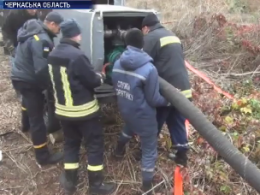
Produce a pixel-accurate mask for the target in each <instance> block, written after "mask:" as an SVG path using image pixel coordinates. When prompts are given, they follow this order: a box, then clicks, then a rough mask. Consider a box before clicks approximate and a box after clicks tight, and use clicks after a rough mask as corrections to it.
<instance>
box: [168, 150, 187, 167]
mask: <svg viewBox="0 0 260 195" xmlns="http://www.w3.org/2000/svg"><path fill="white" fill-rule="evenodd" d="M171 159H173V160H174V161H175V163H176V164H177V165H180V166H183V167H186V166H187V161H188V157H187V151H186V150H183V151H177V153H176V154H175V155H174V157H171Z"/></svg>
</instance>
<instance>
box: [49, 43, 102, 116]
mask: <svg viewBox="0 0 260 195" xmlns="http://www.w3.org/2000/svg"><path fill="white" fill-rule="evenodd" d="M48 64H49V65H48V66H49V74H50V78H51V81H52V84H53V88H54V97H55V108H56V110H55V113H56V115H57V117H58V118H59V119H63V120H84V119H90V118H92V117H95V116H97V115H99V105H98V102H97V99H96V98H95V96H94V88H96V87H98V86H100V85H101V84H102V82H103V80H102V78H101V76H100V75H99V74H96V73H95V72H94V70H93V67H92V66H91V64H90V62H89V60H88V58H87V57H86V56H85V55H84V53H83V52H82V51H81V50H80V49H79V44H78V43H76V42H74V41H72V40H70V39H61V41H60V44H59V45H58V46H57V47H55V49H54V50H53V51H52V52H51V53H50V55H49V57H48Z"/></svg>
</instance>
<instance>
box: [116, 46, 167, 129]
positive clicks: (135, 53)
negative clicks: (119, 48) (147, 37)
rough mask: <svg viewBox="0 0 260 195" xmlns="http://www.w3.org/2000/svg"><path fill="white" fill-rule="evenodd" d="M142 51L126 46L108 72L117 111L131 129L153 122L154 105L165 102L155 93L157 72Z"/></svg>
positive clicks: (157, 83)
mask: <svg viewBox="0 0 260 195" xmlns="http://www.w3.org/2000/svg"><path fill="white" fill-rule="evenodd" d="M152 63H153V60H152V58H151V57H150V56H149V55H148V54H147V53H145V52H144V51H142V50H140V49H138V48H135V47H131V46H128V47H127V49H126V51H124V52H123V54H122V55H121V57H120V58H119V59H118V60H117V61H116V62H115V65H114V67H113V73H112V80H113V85H114V88H115V90H116V94H117V102H118V107H119V110H120V113H121V115H122V117H123V119H124V121H125V122H126V123H127V124H131V125H132V128H138V129H140V128H145V129H147V130H148V131H149V129H150V128H149V127H151V125H152V126H154V125H156V127H157V121H156V107H159V106H166V105H167V104H168V102H167V101H166V99H165V98H164V97H163V96H161V94H160V92H159V82H158V72H157V70H156V68H155V66H154V65H153V64H152Z"/></svg>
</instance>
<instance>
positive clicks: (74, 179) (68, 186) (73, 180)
mask: <svg viewBox="0 0 260 195" xmlns="http://www.w3.org/2000/svg"><path fill="white" fill-rule="evenodd" d="M77 184H78V169H75V170H65V171H64V172H63V173H62V174H61V176H60V185H61V187H62V188H63V190H64V193H65V195H72V194H74V193H75V192H76V189H77Z"/></svg>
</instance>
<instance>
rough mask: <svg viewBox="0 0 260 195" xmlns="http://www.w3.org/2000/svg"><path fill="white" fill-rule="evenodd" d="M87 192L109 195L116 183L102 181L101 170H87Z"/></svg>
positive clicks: (114, 188)
mask: <svg viewBox="0 0 260 195" xmlns="http://www.w3.org/2000/svg"><path fill="white" fill-rule="evenodd" d="M88 180H89V193H90V194H97V195H109V194H112V193H113V192H114V191H115V190H116V184H112V183H111V184H108V183H103V180H104V179H103V173H102V171H88Z"/></svg>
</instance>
